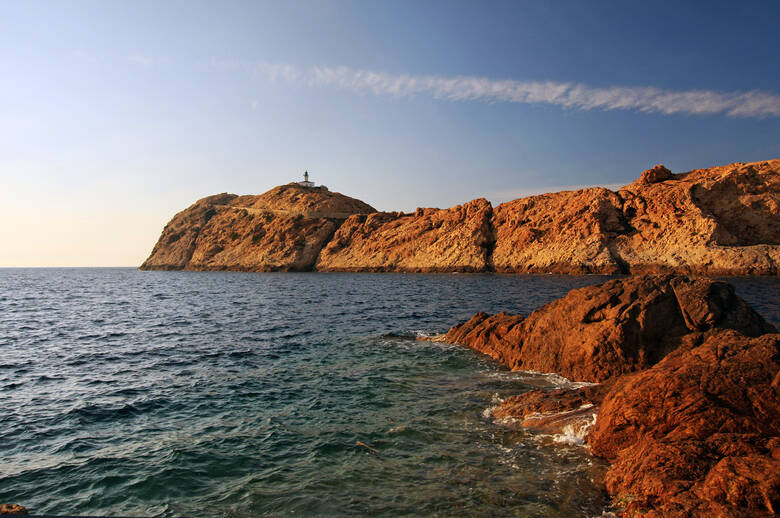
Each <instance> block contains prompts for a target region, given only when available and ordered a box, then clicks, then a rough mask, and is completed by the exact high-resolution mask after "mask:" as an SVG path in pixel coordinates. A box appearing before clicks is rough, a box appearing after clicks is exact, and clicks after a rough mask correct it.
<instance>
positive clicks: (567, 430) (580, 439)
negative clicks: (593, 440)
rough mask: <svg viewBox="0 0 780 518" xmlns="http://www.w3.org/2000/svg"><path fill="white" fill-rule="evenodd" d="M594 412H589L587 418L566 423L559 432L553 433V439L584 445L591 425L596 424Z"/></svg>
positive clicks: (573, 444)
mask: <svg viewBox="0 0 780 518" xmlns="http://www.w3.org/2000/svg"><path fill="white" fill-rule="evenodd" d="M583 406H584V405H583ZM590 406H593V405H590ZM596 414H597V412H595V411H594V412H593V413H591V415H590V418H589V419H586V420H581V421H577V422H574V423H570V424H567V425H566V426H564V427H563V431H562V432H561V433H559V434H554V435H553V440H554V441H555V442H557V443H561V444H571V445H572V446H584V445H585V438H586V437H587V436H588V433H589V432H590V429H591V428H593V425H595V424H596Z"/></svg>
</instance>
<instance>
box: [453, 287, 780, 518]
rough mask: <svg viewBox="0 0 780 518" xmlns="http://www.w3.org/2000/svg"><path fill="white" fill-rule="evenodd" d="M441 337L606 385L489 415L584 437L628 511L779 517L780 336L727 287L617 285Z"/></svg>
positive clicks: (557, 393)
mask: <svg viewBox="0 0 780 518" xmlns="http://www.w3.org/2000/svg"><path fill="white" fill-rule="evenodd" d="M443 340H444V341H449V342H453V343H461V344H464V345H468V346H471V347H474V348H475V349H477V350H479V351H482V352H485V353H487V354H490V355H492V356H493V357H494V358H497V359H498V360H499V361H501V362H502V363H504V364H505V365H507V366H508V367H511V368H513V369H532V370H537V371H543V372H556V373H558V374H561V375H564V376H566V377H568V378H571V379H574V380H589V381H597V382H601V383H599V384H596V385H589V386H582V387H579V388H574V389H558V390H534V391H530V392H526V393H523V394H519V395H517V396H511V397H508V398H506V399H505V400H504V401H503V402H502V403H501V405H500V406H499V407H498V408H496V409H494V410H493V413H492V415H493V417H495V418H497V419H514V420H517V421H518V422H519V423H520V424H521V425H522V426H524V427H527V428H531V429H536V430H540V431H543V432H545V433H555V434H560V433H562V432H563V433H567V430H566V428H567V427H568V428H569V429H570V430H569V431H568V433H571V429H572V428H573V427H578V428H577V430H578V431H580V432H582V436H583V437H584V436H585V434H586V433H587V442H588V443H589V445H590V446H591V448H592V451H593V452H594V453H595V454H597V455H600V456H603V457H605V458H606V459H608V460H609V461H610V463H611V466H610V468H609V470H608V472H607V476H606V486H607V490H608V491H609V493H610V494H612V495H613V497H614V498H615V501H616V502H617V503H618V504H619V505H621V506H623V507H624V508H625V511H624V514H623V516H653V517H662V516H680V517H682V516H724V517H748V516H775V515H776V514H777V513H778V512H780V334H777V331H776V330H775V329H774V327H773V326H771V325H770V324H768V323H767V322H766V321H764V320H763V319H762V318H761V317H760V316H759V315H758V314H756V313H755V312H754V311H753V310H752V309H751V308H750V307H748V306H747V305H746V304H745V302H744V301H742V300H741V299H740V298H739V297H737V296H736V294H735V293H734V290H733V288H732V287H731V286H730V285H729V284H727V283H724V282H720V281H713V280H710V279H690V278H688V277H684V276H678V275H644V276H637V277H630V278H625V279H618V280H613V281H610V282H607V283H604V284H602V285H599V286H590V287H586V288H581V289H578V290H574V291H572V292H570V293H569V294H568V295H567V296H566V297H564V298H562V299H559V300H557V301H554V302H552V303H551V304H548V305H546V306H544V307H542V308H540V309H539V310H537V311H534V312H533V313H531V315H529V316H528V318H525V319H524V318H522V317H520V316H517V315H514V316H513V315H506V314H504V313H499V314H497V315H493V316H490V315H487V314H485V313H479V314H477V315H475V316H474V317H473V318H472V319H471V320H469V321H468V322H465V323H463V324H459V325H457V326H455V327H453V328H452V329H451V330H450V331H449V332H448V333H447V334H446V335H444V336H443ZM594 415H595V417H596V419H595V425H593V428H592V429H590V431H589V433H588V430H589V427H590V426H591V425H592V424H593V419H592V418H593V416H594Z"/></svg>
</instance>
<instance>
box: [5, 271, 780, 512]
mask: <svg viewBox="0 0 780 518" xmlns="http://www.w3.org/2000/svg"><path fill="white" fill-rule="evenodd" d="M608 278H609V277H604V276H554V275H538V276H527V275H525V276H519V275H518V276H514V275H490V274H485V275H481V274H468V275H465V274H464V275H456V274H431V275H427V274H394V273H384V274H371V273H354V274H351V273H237V272H142V271H138V270H135V269H132V268H95V269H92V268H73V269H0V503H14V504H21V505H24V506H26V507H27V508H28V509H29V510H30V512H31V514H38V515H44V514H48V515H98V516H117V517H118V516H133V517H134V516H137V517H152V516H162V517H175V516H182V517H254V516H293V515H294V516H374V517H378V516H528V517H537V516H538V517H574V516H586V517H593V516H602V515H603V513H605V512H607V511H609V499H608V497H607V495H606V494H605V493H604V489H603V484H602V480H603V476H604V472H605V470H606V464H605V463H604V462H603V461H602V460H600V459H598V458H596V457H594V456H592V455H591V454H590V452H589V451H588V449H587V447H586V446H584V445H583V444H581V442H582V441H581V440H579V441H578V438H577V437H568V438H567V437H559V436H555V435H545V434H543V433H533V432H530V431H526V430H523V429H521V428H520V427H518V426H517V425H516V424H513V423H511V422H506V421H503V422H496V421H495V420H494V419H492V417H491V414H490V412H489V409H490V408H491V407H494V406H495V405H497V404H498V403H499V402H500V401H501V400H502V398H505V397H506V396H508V395H511V394H517V393H520V392H523V391H527V390H531V389H535V388H548V387H549V388H552V387H560V386H566V385H567V383H568V381H567V380H564V379H562V378H560V377H558V376H548V375H542V374H536V373H524V372H509V371H507V370H506V369H505V368H503V367H501V366H500V365H498V364H497V363H496V362H494V361H493V360H491V359H490V358H488V357H486V356H483V355H480V354H478V353H476V352H473V351H471V350H469V349H467V348H464V347H460V346H456V345H450V344H446V343H436V342H428V341H420V340H418V338H419V337H424V336H428V335H432V334H436V333H441V332H444V331H446V330H447V329H448V328H449V327H450V326H452V325H453V324H456V323H458V322H461V321H463V320H466V319H468V318H469V317H471V316H472V315H473V314H474V313H476V312H478V311H486V312H489V313H490V312H498V311H506V312H509V313H520V314H525V315H527V314H528V313H530V312H531V311H533V310H534V309H536V308H538V307H540V306H541V305H543V304H545V303H547V302H550V301H552V300H554V299H556V298H558V297H561V296H563V295H565V294H566V293H567V292H568V291H569V290H571V289H574V288H578V287H581V286H585V285H590V284H596V283H600V282H603V281H604V280H606V279H608ZM729 282H731V283H732V284H734V286H735V287H736V289H737V292H738V293H739V294H740V295H741V296H742V297H743V298H745V299H746V300H747V301H748V303H749V304H751V305H752V306H753V307H754V308H755V309H756V310H757V311H758V312H759V313H761V314H762V315H763V316H764V317H765V318H766V319H768V320H769V321H771V322H773V323H774V324H775V325H776V326H778V327H780V280H778V279H777V278H734V279H729Z"/></svg>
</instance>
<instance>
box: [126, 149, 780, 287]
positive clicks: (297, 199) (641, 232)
mask: <svg viewBox="0 0 780 518" xmlns="http://www.w3.org/2000/svg"><path fill="white" fill-rule="evenodd" d="M140 268H141V269H142V270H234V271H258V272H260V271H331V272H332V271H346V272H358V271H365V272H501V273H558V274H588V273H603V274H615V273H623V274H638V273H660V272H674V273H681V274H697V275H713V276H714V275H777V274H778V273H780V160H769V161H762V162H752V163H736V164H731V165H727V166H721V167H712V168H709V169H696V170H693V171H689V172H686V173H680V174H673V173H671V172H670V171H669V170H668V169H666V168H665V167H663V166H656V167H654V168H652V169H649V170H647V171H645V172H644V173H642V174H641V176H640V177H639V178H638V179H637V180H636V181H634V182H633V183H631V184H630V185H627V186H625V187H623V188H621V189H619V190H617V191H611V190H609V189H604V188H589V189H581V190H578V191H563V192H557V193H551V194H542V195H539V196H530V197H527V198H521V199H517V200H513V201H510V202H507V203H503V204H501V205H498V206H496V207H493V206H492V205H491V203H490V202H488V201H487V200H485V199H476V200H473V201H470V202H468V203H465V204H463V205H458V206H456V207H452V208H449V209H435V208H421V209H417V211H415V212H413V213H410V214H406V213H402V212H377V211H376V210H375V209H374V208H373V207H371V206H370V205H368V204H366V203H363V202H362V201H360V200H356V199H354V198H350V197H349V196H345V195H343V194H340V193H336V192H331V191H328V190H327V189H323V188H317V187H306V186H301V185H298V184H296V183H291V184H287V185H282V186H279V187H275V188H274V189H271V190H270V191H268V192H266V193H265V194H262V195H258V196H236V195H234V194H226V193H223V194H218V195H214V196H209V197H207V198H203V199H201V200H199V201H198V202H196V203H195V204H193V205H192V206H190V207H189V208H187V209H185V210H184V211H182V212H180V213H178V214H176V215H175V216H174V218H173V219H172V220H171V221H170V222H169V223H168V224H167V225H166V227H165V229H164V230H163V232H162V235H161V236H160V238H159V240H158V242H157V244H156V245H155V247H154V249H153V250H152V253H151V254H150V256H149V258H148V259H147V260H146V261H144V263H143V264H142V265H141V267H140Z"/></svg>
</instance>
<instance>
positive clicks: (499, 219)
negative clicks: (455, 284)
mask: <svg viewBox="0 0 780 518" xmlns="http://www.w3.org/2000/svg"><path fill="white" fill-rule="evenodd" d="M622 205H623V203H622V200H621V198H620V197H619V196H618V195H617V194H615V193H614V192H612V191H610V190H607V189H603V188H592V189H582V190H579V191H563V192H557V193H552V194H542V195H539V196H531V197H529V198H521V199H518V200H514V201H510V202H507V203H503V204H501V205H499V206H498V207H496V208H495V211H494V212H495V215H494V217H493V226H494V227H495V235H496V245H495V250H494V252H493V266H494V268H495V270H496V271H498V272H520V273H547V272H551V273H562V274H571V273H620V272H621V271H622V267H621V264H620V263H619V261H618V259H616V258H615V257H614V256H613V255H612V253H611V252H610V250H609V243H610V242H611V240H612V239H613V238H614V237H615V236H617V235H618V234H620V233H624V232H627V231H628V226H627V224H626V222H625V218H624V217H623V213H622V212H621V207H622Z"/></svg>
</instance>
